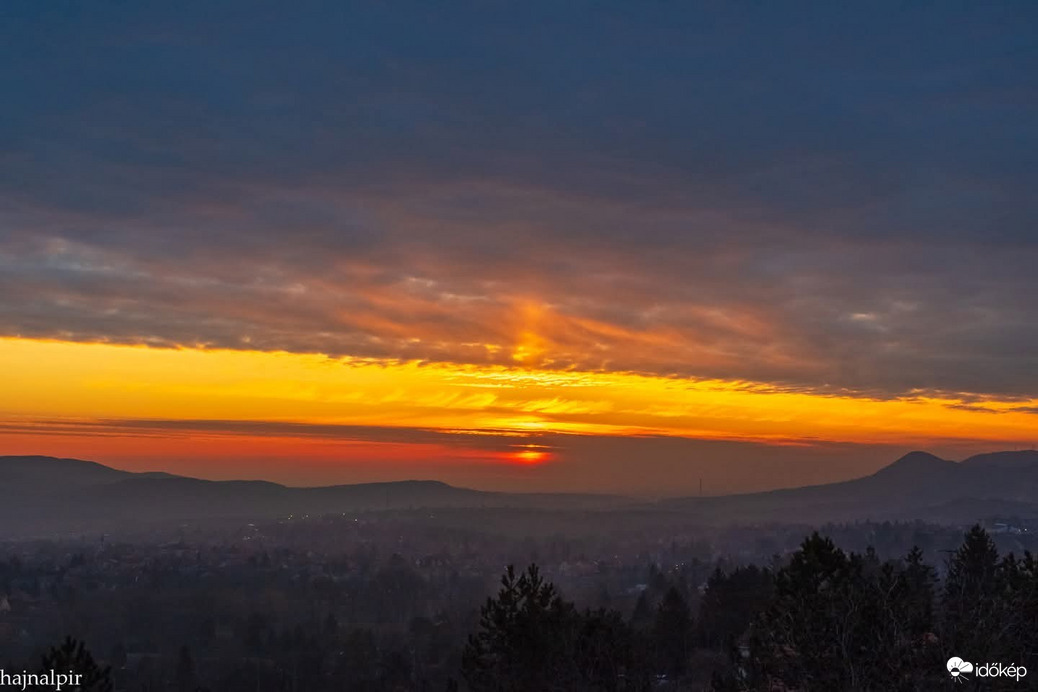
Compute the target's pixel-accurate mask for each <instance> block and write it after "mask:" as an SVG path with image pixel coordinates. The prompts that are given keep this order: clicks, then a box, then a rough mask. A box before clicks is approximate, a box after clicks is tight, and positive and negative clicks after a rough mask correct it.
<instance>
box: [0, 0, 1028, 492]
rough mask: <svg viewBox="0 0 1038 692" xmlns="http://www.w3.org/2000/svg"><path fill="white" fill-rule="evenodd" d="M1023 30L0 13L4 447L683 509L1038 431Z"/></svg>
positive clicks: (952, 14) (806, 6)
mask: <svg viewBox="0 0 1038 692" xmlns="http://www.w3.org/2000/svg"><path fill="white" fill-rule="evenodd" d="M1036 37H1038V5H1036V4H1035V3H1033V2H1016V3H1014V2H992V3H923V2H919V3H911V2H909V3H905V2H896V3H893V2H892V3H882V2H872V3H858V4H857V9H855V8H853V7H850V6H849V5H848V4H847V3H736V2H731V3H714V2H704V3H655V2H654V3H642V2H638V3H636V2H617V3H610V2H594V3H591V2H564V3H539V2H521V3H520V2H516V3H511V2H471V3H464V2H445V3H439V2H437V3H428V2H414V3H407V2H384V3H374V2H372V3H349V2H344V3H329V2H305V1H304V2H293V3H287V2H280V3H273V2H262V1H251V0H250V1H249V2H245V1H244V0H243V1H241V2H223V1H219V0H215V1H214V0H209V1H207V2H191V1H184V2H177V3H168V2H163V3H160V2H150V1H147V0H142V1H140V2H56V1H55V2H48V1H39V0H34V1H32V2H29V1H22V0H12V1H10V2H5V3H3V5H2V7H0V94H2V95H3V97H2V105H0V455H2V454H50V455H57V456H73V457H79V458H88V459H93V460H96V461H100V462H103V463H108V464H111V465H113V466H117V467H120V468H127V469H133V470H151V469H162V470H167V471H171V472H174V473H184V474H189V475H195V476H200V477H206V478H268V479H271V480H276V481H279V482H284V483H288V484H294V485H309V484H326V483H350V482H360V481H371V480H396V479H403V478H436V479H440V480H445V481H447V482H451V483H455V484H458V485H467V486H471V487H478V488H489V489H507V490H527V491H534V490H536V491H553V490H557V491H566V492H571V491H594V492H618V493H637V494H644V495H673V494H682V493H694V492H698V488H699V483H700V480H701V479H702V482H703V484H704V490H705V492H708V493H722V492H736V491H745V490H756V489H764V488H773V487H780V486H789V485H799V484H804V483H812V482H827V481H832V480H839V479H844V478H849V477H854V476H858V475H863V474H865V473H869V472H871V471H873V470H875V469H876V468H878V467H879V466H881V465H883V464H886V463H889V462H890V461H892V460H893V459H894V458H896V457H897V456H898V455H900V454H902V453H904V452H906V451H908V450H911V449H917V448H921V449H928V450H930V451H934V452H936V453H940V454H943V455H945V456H948V457H949V458H963V457H965V456H968V455H969V454H972V453H975V452H979V451H990V450H996V449H1019V448H1025V447H1026V448H1030V447H1031V446H1032V445H1033V444H1035V443H1036V442H1038V195H1036V194H1035V190H1036V189H1038V40H1036Z"/></svg>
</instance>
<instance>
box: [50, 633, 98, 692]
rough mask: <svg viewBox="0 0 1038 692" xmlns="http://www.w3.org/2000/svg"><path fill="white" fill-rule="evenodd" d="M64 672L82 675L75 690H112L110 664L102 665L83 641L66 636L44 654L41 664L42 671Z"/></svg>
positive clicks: (84, 691) (78, 691)
mask: <svg viewBox="0 0 1038 692" xmlns="http://www.w3.org/2000/svg"><path fill="white" fill-rule="evenodd" d="M52 670H53V671H57V672H59V673H64V672H67V671H70V670H71V671H72V672H73V673H75V674H77V675H81V676H82V677H81V678H80V684H79V685H78V686H76V687H75V688H73V690H74V692H112V674H111V669H110V668H109V667H108V666H104V667H101V666H100V665H98V663H97V662H96V661H95V660H94V657H93V656H92V655H91V654H90V652H89V651H88V650H87V648H86V646H85V645H84V644H83V642H81V641H78V640H76V639H73V638H72V637H66V638H65V641H64V642H62V643H61V644H60V645H59V646H53V647H51V648H50V650H49V651H48V652H47V653H46V654H44V656H43V662H42V663H41V665H40V672H41V673H48V672H50V671H52Z"/></svg>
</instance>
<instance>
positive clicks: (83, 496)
mask: <svg viewBox="0 0 1038 692" xmlns="http://www.w3.org/2000/svg"><path fill="white" fill-rule="evenodd" d="M630 502H631V501H630V500H628V499H626V498H621V497H615V496H606V495H566V494H558V495H553V494H550V493H548V494H519V493H514V494H513V493H495V492H484V491H480V490H470V489H468V488H456V487H454V486H451V485H447V484H446V483H442V482H440V481H424V480H423V481H400V482H391V483H363V484H357V485H335V486H325V487H315V488H294V487H288V486H284V485H279V484H277V483H271V482H268V481H209V480H201V479H198V478H188V477H185V476H175V475H172V474H168V473H161V472H150V473H133V472H130V471H120V470H118V469H113V468H110V467H107V466H104V465H102V464H98V463H96V462H92V461H82V460H79V459H57V458H54V457H45V456H5V457H4V456H0V538H11V537H24V536H50V535H55V534H84V533H94V532H101V531H112V530H124V529H126V527H138V528H146V527H148V526H161V525H169V524H171V523H174V522H175V523H180V522H191V523H199V522H212V521H214V520H224V521H230V520H239V521H251V520H253V519H265V518H266V519H269V518H273V517H278V516H286V515H304V514H313V515H321V514H330V513H341V512H359V511H368V510H379V509H407V508H434V507H526V508H537V507H545V508H552V507H560V508H561V507H565V508H567V509H574V508H576V509H596V508H604V507H613V506H616V505H618V504H623V503H627V504H629V503H630Z"/></svg>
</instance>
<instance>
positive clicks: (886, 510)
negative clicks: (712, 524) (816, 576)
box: [662, 451, 1038, 523]
mask: <svg viewBox="0 0 1038 692" xmlns="http://www.w3.org/2000/svg"><path fill="white" fill-rule="evenodd" d="M662 506H664V507H666V508H667V509H670V510H678V511H686V512H690V513H692V514H694V515H697V516H700V517H702V518H703V519H704V520H707V521H720V522H727V521H735V520H739V521H802V522H804V523H816V522H823V521H849V520H855V519H926V520H931V521H941V522H948V523H969V522H972V521H975V520H976V519H977V518H978V516H977V515H978V512H981V513H982V514H985V515H992V514H1016V515H1021V516H1028V517H1038V452H1036V451H1022V452H995V453H992V454H980V455H977V456H973V457H970V458H969V459H966V460H965V461H962V462H954V461H948V460H945V459H941V458H940V457H937V456H934V455H933V454H929V453H927V452H910V453H909V454H906V455H905V456H903V457H901V458H900V459H898V460H897V461H895V462H894V463H892V464H890V465H889V466H885V467H883V468H881V469H880V470H879V471H877V472H875V473H874V474H872V475H870V476H865V477H864V478H857V479H854V480H850V481H844V482H841V483H830V484H827V485H815V486H807V487H803V488H792V489H787V490H774V491H770V492H763V493H752V494H745V495H728V496H722V497H707V498H698V497H697V498H681V499H676V500H669V501H666V502H664V503H662Z"/></svg>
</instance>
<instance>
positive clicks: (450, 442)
mask: <svg viewBox="0 0 1038 692" xmlns="http://www.w3.org/2000/svg"><path fill="white" fill-rule="evenodd" d="M0 371H2V372H3V373H4V380H5V382H4V389H5V396H4V398H3V400H2V402H0V419H2V420H0V423H2V425H0V442H2V443H4V444H6V445H10V443H11V442H12V440H16V439H17V440H20V441H21V443H20V445H21V446H20V447H19V448H23V447H25V446H26V445H27V444H28V442H27V440H28V441H39V447H40V449H45V448H46V444H44V442H45V440H47V439H48V438H51V439H53V438H54V436H60V435H64V436H79V437H90V438H93V439H94V441H95V443H96V446H99V447H104V445H105V444H111V445H115V444H116V440H118V439H123V438H128V437H132V438H134V439H135V440H136V442H135V443H134V444H135V448H139V449H146V448H147V447H148V445H153V446H155V447H159V446H161V445H163V444H164V442H163V439H164V437H176V436H180V437H184V436H189V435H194V436H196V437H210V438H211V437H221V436H224V437H226V436H233V437H235V438H236V439H239V440H241V441H243V442H242V444H245V446H248V445H247V444H246V443H247V441H248V440H250V439H252V440H262V439H266V440H270V439H273V438H280V439H292V438H293V437H300V438H314V437H315V436H319V437H320V439H321V440H323V442H322V444H324V445H325V447H326V448H324V451H322V454H327V455H334V451H333V449H332V448H331V447H329V445H339V446H338V447H335V449H339V450H340V451H341V454H342V456H343V457H349V456H350V454H351V451H350V447H349V445H348V444H346V443H347V442H348V441H349V436H350V432H349V430H348V429H343V430H342V431H340V430H339V428H336V427H335V426H354V427H355V428H356V429H358V430H364V429H367V428H379V429H380V430H382V431H383V432H381V433H380V434H382V435H383V436H385V435H387V434H388V433H386V432H385V430H389V431H390V432H392V430H393V429H399V430H401V431H408V430H431V431H437V434H438V435H440V437H438V438H437V439H436V440H435V445H436V448H437V449H439V448H442V449H443V450H447V453H449V451H450V450H451V449H454V450H456V452H457V455H458V456H459V457H466V456H468V457H472V458H475V457H478V456H480V454H483V453H482V452H478V451H474V450H477V448H478V445H477V446H476V447H473V445H472V439H473V438H474V437H476V438H487V439H490V438H494V439H502V440H504V439H506V438H510V439H513V440H516V441H517V442H519V444H513V445H509V446H511V451H506V452H504V453H503V454H500V453H493V454H489V453H487V454H483V456H484V457H486V458H488V459H493V458H496V459H499V460H501V461H507V462H510V463H513V464H526V465H537V464H543V463H545V462H547V461H552V460H553V459H554V456H555V455H554V453H553V452H552V450H550V449H541V448H538V447H537V446H534V445H529V446H524V445H523V444H522V443H521V442H520V440H521V438H522V437H524V436H527V437H528V436H530V435H534V434H546V433H552V434H572V435H609V436H639V435H653V436H674V437H689V438H699V439H716V440H749V441H757V442H763V443H766V444H779V445H787V444H813V443H815V442H817V441H819V440H827V441H840V442H855V443H897V444H902V443H908V442H914V441H924V442H925V441H933V440H967V439H968V440H991V441H993V442H998V443H1006V442H1010V443H1018V444H1029V443H1030V442H1031V440H1032V439H1033V436H1034V433H1033V430H1034V421H1035V417H1034V415H1033V414H1031V413H1028V412H1027V409H1029V408H1031V407H1033V406H1035V404H1036V403H1038V402H1021V401H990V402H985V403H983V404H982V405H977V404H975V403H974V404H967V403H964V402H962V401H959V400H957V399H950V398H939V397H934V396H929V397H928V396H918V397H915V398H905V399H894V400H876V399H868V398H855V397H850V396H828V395H821V394H811V393H806V392H784V391H776V390H775V389H774V388H772V387H768V386H767V385H763V384H754V383H747V382H728V381H721V380H700V381H696V380H687V379H674V378H667V377H652V376H646V375H636V374H630V373H620V372H586V371H580V372H578V371H569V370H545V369H536V368H523V367H518V366H516V367H504V366H477V365H459V364H436V363H418V362H397V361H378V360H372V359H356V358H330V357H327V356H322V355H314V354H293V353H285V352H258V351H231V350H203V349H187V348H183V349H168V348H149V347H143V346H123V345H112V344H98V343H74V342H62V341H43V340H32V339H19V338H2V339H0ZM149 421H152V422H153V423H149ZM154 421H158V422H154ZM228 421H229V422H230V423H226V422H228ZM232 424H233V425H232ZM221 426H222V427H221ZM292 426H295V427H292ZM320 426H325V427H320ZM124 441H125V440H124ZM393 442H394V444H411V443H412V442H411V440H410V438H408V437H407V436H406V435H404V434H403V433H401V435H399V436H397V438H394V439H393ZM427 442H428V441H427V440H424V439H423V444H425V443H427ZM377 448H378V445H377V444H376V443H373V442H371V441H370V440H369V441H368V443H367V447H366V452H365V453H366V454H369V455H371V454H374V455H375V456H376V457H377V456H378V453H377ZM412 449H413V450H414V451H415V453H416V457H418V458H421V457H426V456H437V454H431V453H430V452H429V451H428V450H423V449H422V448H421V447H420V445H418V444H413V446H412ZM502 449H506V448H502ZM373 450H375V451H373ZM302 453H306V452H305V449H304V450H303V452H302ZM488 454H489V456H488ZM388 457H389V458H387V463H392V462H391V458H392V457H394V455H392V454H390V455H388Z"/></svg>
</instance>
